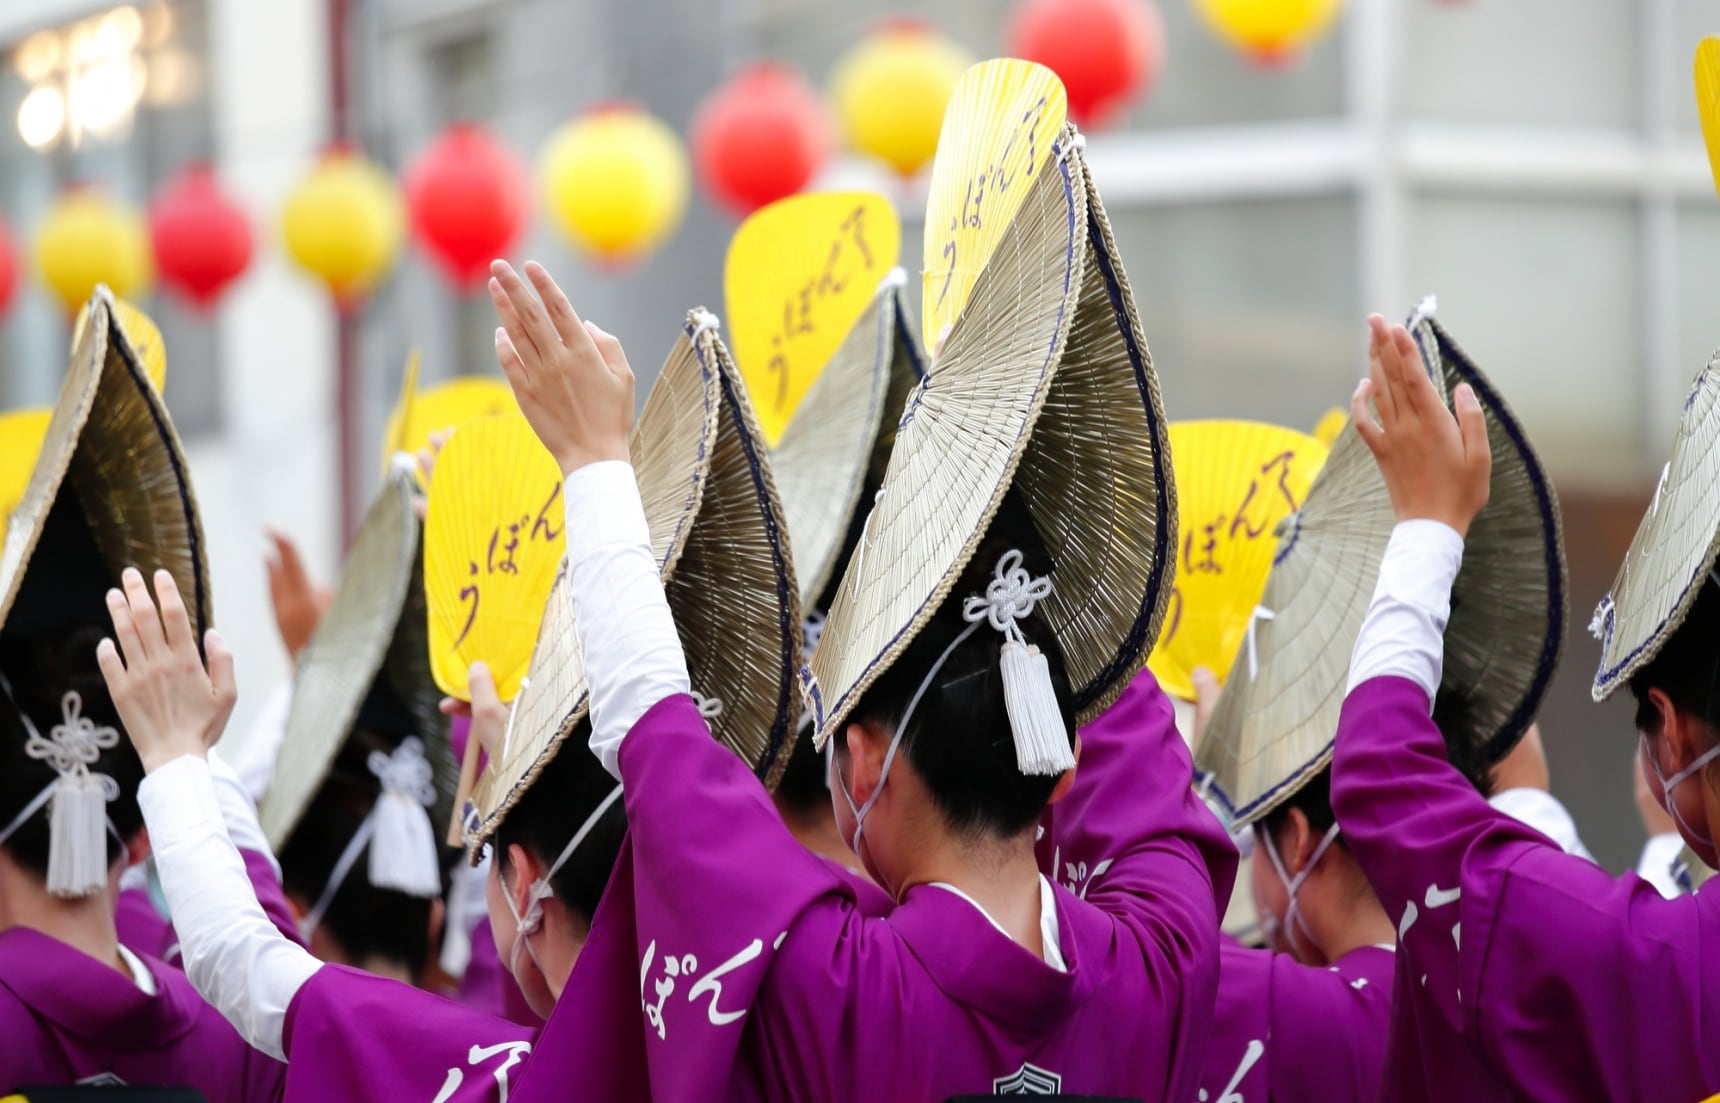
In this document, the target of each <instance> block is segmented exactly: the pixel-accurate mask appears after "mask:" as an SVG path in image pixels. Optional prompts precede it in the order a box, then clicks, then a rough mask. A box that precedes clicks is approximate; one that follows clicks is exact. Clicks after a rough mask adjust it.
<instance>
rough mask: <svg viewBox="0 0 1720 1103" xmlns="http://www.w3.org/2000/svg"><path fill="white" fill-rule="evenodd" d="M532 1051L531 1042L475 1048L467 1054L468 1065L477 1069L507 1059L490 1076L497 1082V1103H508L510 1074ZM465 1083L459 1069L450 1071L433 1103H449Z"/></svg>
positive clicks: (464, 1075) (502, 1043)
mask: <svg viewBox="0 0 1720 1103" xmlns="http://www.w3.org/2000/svg"><path fill="white" fill-rule="evenodd" d="M531 1051H532V1044H531V1043H530V1042H497V1043H496V1044H495V1045H493V1046H473V1047H472V1048H471V1049H470V1050H468V1051H467V1052H466V1064H467V1065H468V1066H470V1067H472V1068H477V1067H478V1066H479V1065H481V1064H482V1063H484V1062H485V1061H489V1060H492V1059H494V1058H497V1057H505V1058H506V1060H504V1061H502V1063H501V1064H499V1065H497V1066H496V1067H495V1068H493V1069H491V1070H490V1075H491V1076H492V1077H493V1078H494V1079H495V1081H496V1100H497V1103H508V1073H509V1072H510V1071H512V1069H513V1067H514V1066H515V1065H517V1064H519V1063H520V1062H521V1061H524V1060H525V1059H526V1055H527V1054H529V1053H530V1052H531ZM465 1081H466V1074H465V1073H463V1072H461V1071H460V1070H459V1069H458V1068H451V1069H449V1070H448V1078H447V1079H446V1080H443V1081H442V1090H441V1091H439V1092H437V1093H436V1098H435V1099H433V1100H431V1103H448V1100H450V1099H452V1098H454V1093H455V1092H457V1091H459V1090H460V1085H461V1084H463V1083H465Z"/></svg>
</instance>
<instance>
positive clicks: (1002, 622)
mask: <svg viewBox="0 0 1720 1103" xmlns="http://www.w3.org/2000/svg"><path fill="white" fill-rule="evenodd" d="M1050 594H1051V579H1050V578H1048V577H1043V576H1042V577H1039V578H1034V577H1033V576H1032V575H1030V574H1029V573H1028V571H1027V569H1026V568H1025V567H1023V566H1022V555H1021V552H1019V551H1016V550H1014V549H1011V550H1009V551H1007V552H1005V553H1003V556H1002V557H1001V558H1000V559H999V560H998V561H997V568H996V570H995V572H994V573H993V575H992V580H991V582H990V583H989V584H988V585H987V586H986V588H985V593H984V594H983V595H979V594H976V595H974V596H972V597H970V598H968V599H967V600H966V601H964V602H963V603H962V618H963V619H964V620H966V621H967V622H968V624H967V627H966V628H964V629H962V630H961V632H960V633H959V634H958V635H957V636H956V638H955V639H953V640H951V641H950V645H949V646H948V647H946V648H944V650H943V654H941V655H939V656H938V658H937V661H936V662H934V663H933V664H932V666H931V669H929V670H927V671H926V676H925V677H924V678H923V679H921V680H920V686H919V688H918V689H916V690H915V691H914V695H913V696H912V697H911V698H909V699H908V707H907V709H906V710H904V711H903V713H902V719H901V720H900V721H898V722H897V724H896V730H895V733H894V734H892V735H891V736H890V745H889V747H888V748H887V749H886V750H885V752H884V765H883V768H882V769H880V770H879V771H878V784H877V785H876V786H874V787H873V789H872V793H871V795H870V796H868V797H867V798H866V800H865V802H864V803H862V804H860V805H858V806H856V804H855V803H854V795H853V794H852V793H850V792H849V791H848V784H847V782H845V781H844V780H843V779H842V776H841V774H840V772H839V771H838V770H837V769H836V741H835V739H834V738H832V739H831V740H830V742H828V743H826V744H825V753H826V759H825V770H826V783H827V784H828V785H829V787H830V788H832V789H838V790H840V791H841V793H842V799H843V800H845V801H847V802H848V810H849V811H850V812H852V813H853V814H854V835H853V837H852V838H850V839H849V841H848V846H849V849H851V850H853V851H854V853H855V854H856V855H858V854H859V853H860V839H861V833H862V832H863V831H864V830H865V827H866V816H867V814H868V813H870V812H871V811H872V808H873V806H874V805H875V804H877V803H878V798H879V797H881V796H883V794H884V784H885V782H887V781H888V780H889V778H890V767H891V766H892V765H893V764H894V763H895V761H896V752H897V750H899V749H900V748H901V745H902V737H903V736H904V735H905V734H907V731H908V724H909V722H910V721H911V720H913V718H914V710H916V709H918V708H919V707H920V700H921V698H923V697H924V696H925V695H926V690H927V689H929V688H931V684H932V680H933V679H934V678H936V677H937V676H938V672H939V671H940V670H942V669H943V667H944V664H945V663H946V662H948V661H949V657H950V655H952V654H953V653H954V652H955V649H956V648H958V647H960V646H961V645H962V643H963V642H965V641H966V640H967V639H968V638H969V637H970V636H972V635H973V634H974V633H975V632H976V631H978V630H979V627H980V626H981V625H982V624H989V625H991V627H992V628H993V629H995V630H996V631H998V632H1001V633H1002V634H1003V636H1004V644H1003V649H1002V651H1001V652H1000V653H999V656H998V664H999V667H1000V668H1001V670H1002V673H1003V699H1004V707H1005V709H1006V710H1007V712H1008V714H1009V726H1010V732H1011V735H1012V736H1013V737H1014V740H1015V761H1016V768H1017V769H1019V770H1020V771H1021V773H1022V774H1024V775H1027V776H1040V777H1055V776H1057V775H1059V774H1061V773H1063V772H1064V771H1066V770H1070V769H1073V768H1074V766H1075V754H1074V751H1073V750H1071V749H1070V746H1069V729H1068V728H1067V727H1066V726H1065V725H1064V723H1063V711H1062V709H1060V708H1059V707H1058V705H1057V693H1056V689H1055V688H1054V687H1053V686H1052V684H1051V666H1050V662H1049V661H1048V660H1047V659H1046V657H1045V654H1044V652H1042V651H1040V650H1039V648H1038V647H1035V646H1033V645H1032V644H1029V643H1028V642H1027V638H1026V636H1024V635H1023V634H1022V632H1021V626H1020V624H1019V623H1018V622H1019V621H1021V620H1023V619H1025V618H1027V617H1028V616H1031V615H1032V613H1033V609H1034V607H1035V606H1036V605H1037V604H1038V603H1039V602H1040V601H1042V600H1043V599H1044V598H1046V597H1048V596H1050ZM892 895H893V893H892Z"/></svg>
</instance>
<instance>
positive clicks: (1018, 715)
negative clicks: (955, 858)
mask: <svg viewBox="0 0 1720 1103" xmlns="http://www.w3.org/2000/svg"><path fill="white" fill-rule="evenodd" d="M1021 563H1022V556H1021V553H1020V552H1018V551H1014V550H1011V551H1007V552H1005V553H1004V554H1003V557H1002V558H1001V559H999V560H998V561H997V571H996V573H995V574H994V575H993V577H992V580H991V582H990V583H989V584H988V585H987V586H986V588H985V594H984V596H978V597H970V598H968V599H967V601H966V602H965V603H964V604H963V605H962V616H963V617H964V618H966V620H967V621H968V622H969V623H971V624H978V623H980V622H982V621H983V622H986V623H989V624H990V625H991V626H992V627H993V628H994V629H996V630H997V631H999V632H1002V633H1003V635H1004V645H1003V653H1002V655H1001V656H1000V657H999V664H1000V666H1001V667H1002V670H1003V700H1004V706H1005V707H1006V708H1007V709H1008V711H1009V727H1010V730H1011V733H1012V734H1013V736H1014V738H1015V765H1016V768H1017V769H1019V770H1020V771H1021V772H1022V773H1023V774H1026V775H1029V776H1037V777H1052V776H1056V775H1057V774H1061V773H1063V772H1064V771H1065V770H1069V769H1072V768H1074V766H1075V754H1074V752H1073V751H1072V750H1071V749H1070V747H1069V729H1068V728H1067V727H1066V726H1065V725H1064V723H1063V710H1062V709H1060V708H1058V707H1057V693H1056V690H1055V689H1054V688H1053V687H1052V685H1051V664H1050V663H1049V662H1048V661H1047V660H1046V658H1045V655H1044V654H1043V653H1042V652H1041V651H1040V650H1039V648H1037V647H1033V646H1031V645H1030V644H1029V643H1028V642H1027V637H1026V636H1023V635H1022V634H1021V626H1020V625H1019V624H1017V623H1016V622H1017V621H1019V620H1022V619H1023V618H1025V617H1028V616H1030V615H1032V613H1033V607H1034V606H1035V605H1037V604H1038V603H1039V602H1040V601H1041V600H1042V599H1044V598H1046V597H1049V596H1050V594H1051V580H1050V579H1049V578H1034V577H1033V576H1032V575H1030V574H1028V573H1027V568H1025V567H1023V566H1022V565H1021ZM970 631H971V629H970Z"/></svg>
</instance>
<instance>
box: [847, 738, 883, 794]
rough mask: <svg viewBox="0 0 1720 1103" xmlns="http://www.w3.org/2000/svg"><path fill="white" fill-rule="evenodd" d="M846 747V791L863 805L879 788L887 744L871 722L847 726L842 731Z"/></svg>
mask: <svg viewBox="0 0 1720 1103" xmlns="http://www.w3.org/2000/svg"><path fill="white" fill-rule="evenodd" d="M842 739H843V744H844V745H845V746H846V747H847V748H848V792H849V795H851V796H852V797H853V798H854V803H855V804H865V803H866V802H867V801H868V800H870V799H871V797H872V794H873V793H874V792H876V791H877V789H878V779H879V778H880V777H882V776H883V773H884V756H885V755H886V754H888V753H889V744H890V741H889V739H888V738H887V737H884V736H883V733H881V732H880V731H878V729H877V728H876V726H875V725H873V724H871V723H864V724H858V723H850V724H847V725H845V726H844V727H843V729H842Z"/></svg>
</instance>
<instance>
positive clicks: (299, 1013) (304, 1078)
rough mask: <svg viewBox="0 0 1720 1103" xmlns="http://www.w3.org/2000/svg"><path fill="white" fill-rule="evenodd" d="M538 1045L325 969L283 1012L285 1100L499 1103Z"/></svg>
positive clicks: (405, 990)
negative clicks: (284, 1018)
mask: <svg viewBox="0 0 1720 1103" xmlns="http://www.w3.org/2000/svg"><path fill="white" fill-rule="evenodd" d="M536 1037H537V1030H536V1029H535V1028H533V1027H529V1026H521V1025H520V1024H518V1023H513V1022H509V1021H508V1020H506V1019H501V1018H497V1017H495V1016H493V1015H485V1014H483V1013H482V1012H479V1011H474V1010H473V1009H471V1008H469V1007H462V1006H461V1005H460V1004H457V1003H454V1002H453V1001H451V1000H447V999H443V998H442V997H441V996H438V995H436V994H435V993H433V992H426V991H424V990H422V989H419V988H414V987H412V986H411V985H409V984H403V983H401V982H400V981H397V980H390V979H388V978H386V977H378V976H374V975H372V974H370V973H365V972H361V971H360V970H357V969H348V968H347V967H345V966H343V965H324V966H323V967H322V968H320V969H318V970H317V971H316V974H315V975H314V976H312V977H311V979H310V980H308V981H306V982H305V984H304V986H303V987H301V988H300V989H299V990H298V993H297V994H296V995H294V996H293V1002H292V1003H291V1004H290V1005H288V1007H287V1019H286V1026H285V1029H284V1031H283V1032H282V1048H283V1049H284V1050H285V1051H286V1054H287V1085H286V1099H287V1100H288V1101H289V1103H293V1101H302V1103H348V1101H350V1103H370V1101H372V1100H401V1101H402V1103H420V1101H421V1103H454V1101H457V1103H503V1101H505V1100H508V1099H510V1098H512V1096H511V1095H510V1092H509V1088H510V1087H511V1086H512V1084H513V1082H514V1081H515V1080H516V1079H517V1078H518V1076H519V1073H520V1069H521V1067H522V1066H523V1065H524V1063H525V1060H526V1058H527V1057H529V1056H530V1055H531V1051H532V1042H533V1040H534V1039H535V1038H536ZM580 1098H584V1097H583V1096H580Z"/></svg>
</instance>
